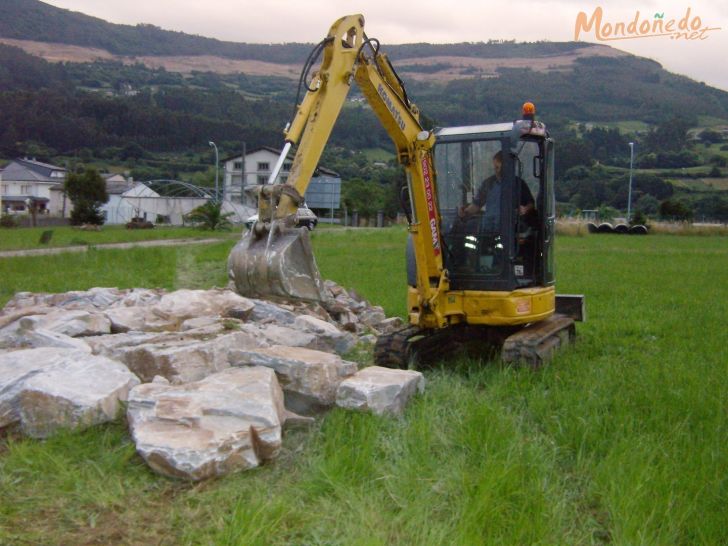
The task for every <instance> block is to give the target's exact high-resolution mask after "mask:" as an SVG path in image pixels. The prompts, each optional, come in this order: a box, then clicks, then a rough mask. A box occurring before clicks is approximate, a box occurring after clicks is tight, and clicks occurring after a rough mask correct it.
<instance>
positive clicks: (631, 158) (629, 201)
mask: <svg viewBox="0 0 728 546" xmlns="http://www.w3.org/2000/svg"><path fill="white" fill-rule="evenodd" d="M633 163H634V142H630V143H629V191H628V192H627V223H628V224H629V223H630V222H631V221H632V165H633Z"/></svg>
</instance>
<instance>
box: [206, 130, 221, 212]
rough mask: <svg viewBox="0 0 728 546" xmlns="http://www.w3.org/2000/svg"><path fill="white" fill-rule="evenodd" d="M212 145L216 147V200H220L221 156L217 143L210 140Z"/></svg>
mask: <svg viewBox="0 0 728 546" xmlns="http://www.w3.org/2000/svg"><path fill="white" fill-rule="evenodd" d="M208 144H209V145H210V146H212V147H213V148H215V201H218V200H219V199H220V193H219V191H220V190H219V189H218V182H217V181H218V171H219V170H220V156H219V154H218V151H217V145H216V144H215V143H214V142H213V141H212V140H211V141H210V142H208Z"/></svg>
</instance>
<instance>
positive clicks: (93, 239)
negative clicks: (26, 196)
mask: <svg viewBox="0 0 728 546" xmlns="http://www.w3.org/2000/svg"><path fill="white" fill-rule="evenodd" d="M47 230H51V231H53V235H52V236H51V240H50V242H49V243H48V244H41V243H40V237H41V235H42V234H43V232H44V231H47ZM239 231H240V230H239V229H238V228H235V229H234V230H233V231H206V230H202V229H197V228H194V227H179V226H166V227H165V226H157V227H155V228H154V229H126V228H125V227H124V226H103V227H102V228H101V230H100V231H82V230H80V229H77V228H73V227H70V226H60V227H49V228H45V227H36V228H15V229H0V251H2V250H21V249H32V248H48V247H62V246H76V245H99V244H104V243H126V242H135V241H151V240H156V239H208V238H210V237H220V238H223V239H225V238H228V239H229V238H237V237H238V236H239Z"/></svg>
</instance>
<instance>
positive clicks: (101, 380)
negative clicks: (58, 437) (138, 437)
mask: <svg viewBox="0 0 728 546" xmlns="http://www.w3.org/2000/svg"><path fill="white" fill-rule="evenodd" d="M138 383H139V380H138V379H137V378H136V376H134V375H133V374H132V373H131V372H129V370H128V369H127V368H126V367H125V366H124V365H122V364H120V363H118V362H115V361H112V360H109V359H107V358H104V357H99V356H94V355H91V354H89V353H88V352H86V351H78V350H74V349H62V348H39V349H27V350H20V351H13V352H9V353H4V354H0V428H1V427H5V426H11V425H18V424H19V425H20V426H21V428H22V429H23V431H24V432H26V434H29V435H31V436H36V437H45V436H48V435H49V434H52V433H53V432H55V431H56V430H58V429H59V428H78V427H84V426H88V425H92V424H96V423H100V422H104V421H108V420H112V419H114V418H115V416H116V413H117V411H118V407H119V406H118V405H119V402H120V401H123V400H125V399H126V394H127V392H128V390H129V388H131V387H132V386H134V385H136V384H138Z"/></svg>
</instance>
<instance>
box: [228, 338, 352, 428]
mask: <svg viewBox="0 0 728 546" xmlns="http://www.w3.org/2000/svg"><path fill="white" fill-rule="evenodd" d="M230 363H231V364H232V365H233V366H264V367H267V368H271V369H273V370H275V372H276V375H277V376H278V380H279V381H280V383H281V386H282V387H283V391H284V392H285V395H286V407H287V408H289V409H291V410H292V411H295V412H296V413H303V414H310V413H314V412H317V411H320V410H322V409H325V408H328V407H331V406H332V405H333V404H334V402H335V400H336V388H337V387H338V386H339V383H341V381H342V380H343V379H345V378H346V377H349V376H351V375H352V374H354V373H355V372H356V370H357V365H356V363H354V362H348V361H346V360H342V359H341V357H339V356H338V355H335V354H331V353H324V352H322V351H314V350H311V349H303V348H300V347H284V346H281V345H277V346H273V347H270V348H268V349H255V350H244V349H241V350H234V351H232V352H231V354H230Z"/></svg>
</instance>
